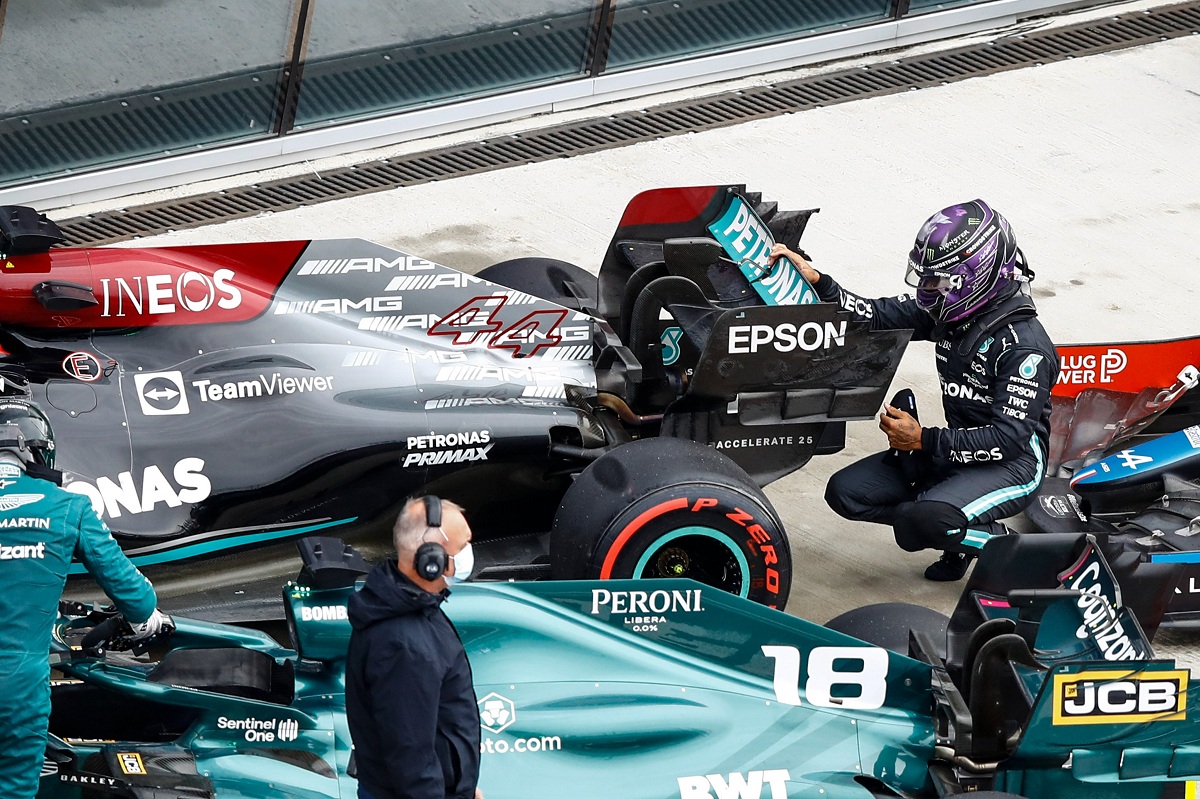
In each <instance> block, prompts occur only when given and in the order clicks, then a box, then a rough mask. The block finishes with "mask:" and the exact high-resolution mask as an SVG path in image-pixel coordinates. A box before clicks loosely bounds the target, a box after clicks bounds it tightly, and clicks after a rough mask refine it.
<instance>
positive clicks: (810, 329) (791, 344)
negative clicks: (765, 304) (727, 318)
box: [729, 321, 846, 355]
mask: <svg viewBox="0 0 1200 799" xmlns="http://www.w3.org/2000/svg"><path fill="white" fill-rule="evenodd" d="M767 345H770V346H772V347H774V348H775V349H776V351H778V352H792V351H793V350H797V349H800V350H806V351H808V352H811V351H813V350H819V349H829V348H830V347H844V346H846V323H845V322H844V321H842V322H839V323H837V324H834V323H833V322H826V323H825V324H824V325H822V324H821V323H820V322H805V323H804V324H802V325H794V324H792V323H791V322H784V323H783V324H781V325H775V326H774V327H772V326H771V325H734V326H732V327H730V328H729V352H730V354H733V355H737V354H742V353H752V352H758V350H759V348H760V347H766V346H767Z"/></svg>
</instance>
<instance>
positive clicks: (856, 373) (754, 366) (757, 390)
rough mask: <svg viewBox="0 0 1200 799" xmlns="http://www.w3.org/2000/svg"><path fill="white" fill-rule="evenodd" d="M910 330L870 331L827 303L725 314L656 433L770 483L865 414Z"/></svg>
mask: <svg viewBox="0 0 1200 799" xmlns="http://www.w3.org/2000/svg"><path fill="white" fill-rule="evenodd" d="M911 335H912V331H910V330H879V331H872V330H870V329H869V325H868V323H866V322H860V321H855V320H854V319H853V318H852V317H851V316H850V314H849V313H848V312H846V311H843V310H841V309H839V308H838V307H837V306H836V305H834V304H832V303H816V304H812V305H781V306H755V307H749V308H741V309H737V310H732V311H725V312H723V313H721V314H720V315H719V316H717V317H716V318H715V319H713V320H712V324H711V333H710V334H709V336H708V340H707V342H706V343H705V345H704V348H703V350H702V352H701V355H700V358H699V360H698V362H697V364H696V368H695V372H694V374H693V375H692V377H691V380H690V382H689V384H688V388H687V391H686V393H685V394H684V395H683V396H682V397H681V398H680V399H679V400H677V401H676V402H674V403H672V405H671V406H670V407H669V408H668V409H667V413H666V416H665V418H664V420H663V431H664V434H669V435H679V436H681V437H687V438H693V439H694V440H696V441H700V442H702V443H706V444H710V445H711V446H714V447H716V448H717V449H719V450H721V451H722V452H724V453H725V454H726V455H727V456H729V457H730V458H732V459H733V460H734V461H735V462H737V463H738V465H739V466H741V467H742V468H744V469H745V470H746V471H747V472H749V473H750V474H751V475H752V476H754V477H755V479H757V480H758V481H759V482H761V483H764V484H765V483H767V482H770V481H771V480H774V479H777V478H779V477H782V476H783V475H784V474H787V473H789V472H791V471H793V470H794V469H797V468H799V467H800V466H802V465H804V463H806V462H807V461H808V460H809V458H811V457H812V455H814V454H816V453H818V452H833V451H836V450H838V449H840V448H841V447H842V445H843V442H844V438H845V422H847V421H851V420H858V419H869V418H871V417H872V416H874V414H875V413H876V412H877V411H878V410H879V407H880V406H881V405H882V404H883V402H884V401H885V399H886V395H887V392H888V389H889V387H890V385H891V382H892V378H893V377H894V376H895V373H896V369H897V367H898V366H899V365H900V358H901V357H902V356H903V354H904V349H905V346H906V345H907V344H908V340H909V337H910V336H911Z"/></svg>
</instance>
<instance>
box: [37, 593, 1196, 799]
mask: <svg viewBox="0 0 1200 799" xmlns="http://www.w3.org/2000/svg"><path fill="white" fill-rule="evenodd" d="M349 594H350V589H335V590H325V591H317V590H311V589H309V588H307V587H303V586H297V585H294V584H289V586H287V587H286V588H285V590H284V596H285V602H286V604H287V606H288V607H287V611H288V616H289V619H290V623H291V625H292V627H293V630H294V632H293V635H294V637H295V643H296V651H293V650H291V649H285V648H282V647H280V646H278V645H277V644H276V643H275V642H274V641H273V640H272V639H271V638H269V637H268V636H266V635H264V634H260V633H257V632H255V631H249V630H245V629H242V628H237V627H230V626H225V625H215V624H206V623H203V622H196V621H190V620H186V619H177V623H178V631H177V632H176V633H175V635H174V636H173V638H172V640H171V647H172V652H173V653H176V654H172V655H170V656H169V657H168V658H167V659H166V660H164V661H163V662H164V663H166V662H168V661H169V660H171V659H175V660H176V662H186V661H187V659H188V657H189V653H188V652H187V651H185V650H194V649H209V648H214V647H217V648H221V649H223V650H225V651H226V652H228V653H229V654H230V658H229V662H230V664H231V665H230V671H239V670H240V673H241V675H242V676H238V675H228V676H227V677H224V678H223V679H224V680H225V684H221V685H218V684H215V681H214V679H213V677H212V676H211V675H208V676H207V677H205V678H204V679H203V680H200V682H202V683H204V684H203V685H197V684H191V685H181V684H174V685H173V684H171V682H170V681H169V680H160V681H157V682H156V681H154V680H155V676H154V673H153V671H150V679H149V680H148V679H147V671H148V670H149V669H152V668H153V666H152V664H148V665H141V666H139V665H124V666H122V665H117V664H116V663H115V662H105V661H104V660H100V659H95V658H78V659H74V660H71V661H70V662H68V663H66V664H64V665H63V666H61V670H62V671H63V672H64V673H65V674H66V675H67V676H68V677H71V678H76V679H82V680H84V681H85V682H86V683H88V684H90V685H91V686H93V688H92V689H90V690H97V691H105V690H110V691H115V692H117V693H119V694H121V695H122V696H126V697H140V698H143V699H146V698H148V699H152V700H154V701H156V702H157V703H159V704H160V705H161V706H162V707H167V708H168V709H170V708H175V709H182V710H183V712H184V713H185V714H186V715H187V719H186V722H185V723H184V724H183V726H182V728H181V729H180V730H178V732H177V734H169V735H164V736H162V739H159V740H155V741H145V740H142V741H122V742H115V743H103V742H98V741H94V740H93V741H85V740H75V741H71V742H69V743H68V742H60V743H59V746H58V749H59V750H60V754H59V755H58V757H59V759H60V760H62V763H61V764H60V765H59V766H58V767H57V770H56V771H55V772H54V773H49V774H47V775H46V776H45V777H44V778H43V780H42V791H41V793H40V794H39V796H41V797H46V798H47V799H48V798H49V797H75V796H79V795H80V790H81V788H86V789H87V790H89V791H97V790H99V791H101V792H100V793H98V794H89V795H106V794H105V793H104V792H103V791H105V790H109V789H119V790H121V791H124V788H123V787H122V786H123V785H135V784H138V783H141V784H157V785H160V786H163V785H165V784H168V783H170V784H173V785H175V786H176V790H177V791H178V792H177V793H160V794H153V795H155V796H176V795H177V796H207V795H216V796H219V797H277V796H289V797H339V796H340V797H353V796H355V795H356V785H355V782H354V780H353V779H352V778H351V777H348V776H346V770H347V765H348V761H349V758H350V740H349V733H348V729H347V725H346V720H345V714H344V703H343V690H344V688H343V685H344V663H343V660H342V657H343V655H344V652H345V648H346V643H347V641H348V638H349V633H350V627H349V622H348V621H347V620H346V618H345V605H346V601H347V599H348V597H349ZM444 607H445V609H446V611H447V612H448V613H449V615H450V616H451V617H452V619H453V620H454V622H455V624H456V626H457V627H458V629H459V632H460V634H461V636H462V639H463V642H464V644H465V645H466V648H467V652H468V655H469V657H470V661H471V664H472V668H473V671H474V677H475V686H476V693H477V696H478V698H479V702H480V710H481V725H482V728H483V732H482V741H483V754H482V767H481V769H482V771H481V778H480V786H481V788H482V789H483V792H484V794H485V796H486V797H487V799H510V797H511V798H512V799H517V798H518V797H519V798H521V799H524V798H525V797H559V796H571V797H579V798H580V799H582V798H584V797H605V798H606V799H608V798H609V797H622V798H623V799H637V798H638V797H645V798H646V799H705V798H706V797H708V798H709V799H788V798H790V799H797V797H813V799H818V797H819V798H820V799H837V798H838V797H845V798H846V799H867V798H868V797H870V796H872V795H873V794H872V791H871V788H874V789H875V790H876V791H878V793H877V794H874V795H879V796H887V795H893V794H889V793H886V791H885V787H884V786H886V789H890V791H892V792H894V795H900V796H908V797H917V796H921V797H932V796H935V795H936V792H935V790H934V786H933V782H932V780H931V778H930V768H929V766H930V762H931V761H933V760H934V759H935V744H944V741H939V740H938V736H937V735H936V733H935V721H934V718H935V714H934V708H935V705H936V702H937V696H936V695H935V692H934V689H933V687H932V685H933V683H932V680H933V674H934V670H933V668H932V667H931V666H929V665H927V664H925V663H922V662H919V661H917V660H914V659H911V658H908V657H904V656H901V655H898V654H896V653H892V652H887V651H886V650H882V649H879V648H877V647H873V646H870V645H867V644H864V643H863V642H861V641H858V640H856V639H854V638H850V637H848V636H845V635H842V634H841V633H837V632H834V631H832V630H828V629H826V628H824V627H821V626H819V625H815V624H812V623H809V622H806V621H804V620H802V619H797V618H794V617H791V616H788V615H786V614H784V613H781V612H778V611H773V610H770V609H768V608H765V607H763V606H761V605H758V604H755V603H753V602H750V601H748V600H745V599H742V598H739V597H736V596H732V595H729V594H725V593H723V592H720V591H717V590H714V589H711V588H709V587H706V586H702V585H701V584H699V583H694V582H691V581H687V580H657V581H655V580H639V581H605V582H545V583H525V584H519V583H491V584H487V583H482V584H472V585H466V586H461V587H458V588H456V589H455V590H454V593H453V595H452V597H451V598H450V600H449V601H448V602H447V603H446V604H445V606H444ZM242 650H253V651H255V652H257V653H260V654H259V655H247V654H245V653H243V652H242ZM239 653H240V654H239ZM235 654H237V657H236V658H234V657H233V655H235ZM235 659H236V660H237V662H238V663H241V664H242V666H240V667H239V668H234V667H233V663H234V661H235ZM247 659H249V660H256V659H261V665H262V668H265V671H263V670H262V668H260V670H259V676H258V680H257V682H255V681H253V680H247V679H246V678H245V674H247V673H248V672H246V671H245V670H244V669H245V668H246V666H245V664H246V662H247ZM1130 667H1131V664H1129V663H1123V664H1108V663H1104V664H1098V663H1091V664H1065V665H1058V666H1055V667H1054V670H1053V671H1052V672H1051V676H1050V677H1045V678H1044V677H1043V674H1044V672H1037V671H1032V670H1031V675H1032V679H1033V680H1035V681H1037V680H1041V681H1043V682H1044V686H1043V687H1042V688H1041V690H1040V691H1039V692H1037V698H1036V702H1035V703H1034V710H1033V717H1032V722H1031V723H1030V725H1029V727H1028V731H1027V732H1026V733H1025V735H1024V737H1023V739H1022V740H1021V743H1020V745H1019V747H1018V749H1017V751H1016V753H1015V754H1014V755H1013V757H1011V758H1010V760H1009V762H1006V763H1005V764H1004V766H1003V768H1002V769H1001V771H1000V774H999V776H998V784H997V786H996V790H1007V791H1012V792H1015V793H1021V794H1023V795H1026V796H1028V797H1031V799H1043V798H1044V799H1050V797H1054V799H1059V798H1060V797H1087V799H1100V798H1101V797H1107V796H1113V797H1117V796H1120V797H1159V796H1179V797H1183V796H1184V787H1183V784H1182V782H1179V781H1181V780H1186V779H1196V778H1197V775H1200V748H1198V747H1200V730H1197V729H1193V728H1194V727H1196V726H1198V725H1195V723H1194V719H1195V718H1196V713H1197V712H1198V711H1197V709H1196V708H1195V706H1194V703H1191V702H1188V703H1187V704H1188V705H1191V706H1190V707H1187V708H1186V710H1185V711H1184V712H1183V716H1184V717H1183V718H1180V719H1178V720H1169V721H1162V720H1159V719H1157V718H1155V719H1151V720H1139V721H1137V722H1136V723H1121V724H1114V723H1109V722H1108V721H1106V719H1104V718H1102V717H1101V718H1100V719H1099V721H1098V722H1089V723H1079V724H1063V723H1062V720H1061V719H1056V717H1055V715H1054V711H1055V707H1056V704H1055V703H1056V702H1059V703H1060V704H1061V701H1062V691H1064V690H1066V689H1065V688H1062V687H1061V686H1060V687H1058V688H1056V687H1055V683H1054V676H1055V675H1063V676H1064V678H1065V679H1067V680H1068V681H1069V680H1079V679H1082V678H1084V677H1086V676H1087V673H1088V672H1089V670H1090V671H1096V670H1100V671H1106V672H1111V671H1113V670H1114V669H1118V668H1119V669H1122V670H1123V671H1124V672H1128V671H1129V670H1130ZM1132 668H1133V669H1135V670H1137V671H1138V673H1139V675H1140V676H1141V677H1144V676H1146V675H1150V676H1152V677H1153V676H1155V675H1157V674H1158V673H1159V672H1163V673H1170V674H1172V675H1174V676H1176V677H1177V676H1178V672H1171V671H1170V670H1171V668H1172V667H1171V665H1170V664H1168V663H1161V662H1149V663H1147V662H1141V663H1134V664H1132ZM268 672H269V674H268ZM180 673H182V672H180ZM1081 673H1082V677H1081V676H1080V674H1081ZM263 675H266V676H263ZM404 678H405V677H404V675H396V679H398V680H403V679H404ZM1105 679H1109V678H1105ZM216 682H219V681H216ZM251 683H253V684H252V685H251ZM247 685H251V689H247V688H246V686H247ZM293 686H294V691H293V690H291V689H292V688H293ZM67 688H69V686H68V685H66V684H64V685H63V690H66V689H67ZM1079 690H1080V689H1079V687H1078V686H1076V693H1078V691H1079ZM1087 690H1091V689H1087ZM1056 691H1058V693H1057V694H1056ZM238 693H240V694H242V695H240V696H239V695H235V694H238ZM293 693H294V696H290V694H293ZM1085 693H1086V692H1085ZM1110 693H1111V692H1110ZM1160 693H1161V692H1160ZM1121 696H1122V695H1121V694H1120V693H1119V692H1118V693H1116V694H1113V695H1112V696H1111V697H1109V700H1111V701H1110V704H1111V703H1112V701H1116V700H1120V699H1121ZM1153 698H1154V697H1151V699H1153ZM1106 701H1108V700H1106ZM1081 706H1082V705H1081ZM156 707H157V706H156ZM1059 709H1060V711H1061V708H1059ZM67 711H68V709H66V708H64V712H67ZM56 712H57V708H56ZM1060 715H1061V713H1060ZM163 717H164V718H168V717H170V714H169V713H164V714H163ZM1073 721H1078V719H1073ZM81 723H82V722H81ZM76 729H78V725H77V727H76ZM96 730H97V732H98V733H103V732H104V730H105V725H104V724H103V723H101V722H100V720H97V723H96ZM52 732H55V730H53V728H52ZM86 737H94V738H103V737H105V736H104V735H102V734H97V735H95V736H84V735H80V736H79V738H80V739H82V738H86ZM162 751H166V752H167V753H168V754H170V753H174V754H176V755H186V756H188V757H192V758H194V762H195V769H196V774H195V775H186V774H185V775H182V776H179V775H177V776H175V777H167V776H164V775H163V774H161V773H159V771H158V770H157V768H156V767H155V766H153V764H154V763H156V762H161V761H156V760H155V756H156V755H155V753H156V752H162ZM139 752H140V753H143V756H142V757H141V758H140V759H139V760H137V761H134V760H133V758H132V754H133V753H139ZM71 756H73V757H74V764H75V765H74V767H72V766H71V765H70V763H68V762H67V761H68V759H69V758H70V757H71ZM1164 758H1165V759H1164ZM85 763H86V764H88V767H87V768H86V769H85V768H84V766H85ZM98 764H103V765H102V766H98ZM123 764H124V765H126V766H128V765H130V764H132V767H133V770H134V771H135V772H136V771H137V770H138V768H142V769H144V770H146V771H149V772H151V773H149V774H144V775H142V774H137V773H132V774H130V773H127V772H126V770H125V769H124V766H123ZM1064 764H1065V765H1064ZM103 766H107V768H104V767H103ZM81 769H82V770H83V774H82V776H83V777H84V778H85V779H84V780H83V781H84V783H86V784H84V785H80V784H79V779H78V778H79V777H80V770H81ZM88 775H92V776H95V775H106V776H103V777H96V778H97V779H101V778H102V779H109V780H113V781H114V782H113V783H112V784H106V783H97V782H94V781H92V782H90V783H88V782H87V779H86V778H87V777H88ZM1139 775H1140V776H1139ZM172 779H173V780H174V782H173V783H172V782H171V780H172ZM1166 779H1172V780H1175V781H1176V783H1175V784H1174V785H1171V786H1169V787H1167V788H1165V787H1164V785H1165V784H1164V780H1166ZM72 780H74V781H72ZM189 786H191V787H189ZM209 789H211V791H212V794H209V793H207V792H206V791H207V790H209ZM192 790H194V791H195V792H190V791H192ZM108 795H126V796H128V795H131V794H130V793H123V792H122V793H111V794H108ZM132 795H135V796H136V795H139V794H138V793H137V791H136V790H135V791H134V792H133V793H132ZM141 795H145V796H150V795H151V794H150V793H148V792H146V793H143V794H141ZM1188 795H1189V796H1190V795H1191V794H1188Z"/></svg>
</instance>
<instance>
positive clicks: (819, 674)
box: [762, 646, 888, 710]
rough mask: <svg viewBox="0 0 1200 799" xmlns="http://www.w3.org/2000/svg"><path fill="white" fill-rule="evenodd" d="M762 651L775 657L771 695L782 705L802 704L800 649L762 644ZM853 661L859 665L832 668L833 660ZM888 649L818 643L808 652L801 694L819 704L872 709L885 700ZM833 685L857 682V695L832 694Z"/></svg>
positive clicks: (814, 703)
mask: <svg viewBox="0 0 1200 799" xmlns="http://www.w3.org/2000/svg"><path fill="white" fill-rule="evenodd" d="M762 653H763V654H764V655H766V656H767V657H769V658H771V659H772V660H773V661H775V680H774V688H775V698H776V699H777V700H778V701H780V702H782V703H783V704H785V705H795V706H800V705H803V704H804V702H802V701H801V699H800V660H801V658H800V650H799V649H797V648H796V647H794V646H763V648H762ZM839 660H840V661H843V663H844V662H845V661H857V662H858V663H859V664H860V665H861V668H858V669H855V670H851V671H845V670H842V669H838V670H834V667H833V666H834V663H835V662H836V661H839ZM887 672H888V653H887V650H886V649H879V648H876V647H870V646H818V647H815V648H814V649H812V650H811V651H810V652H809V653H808V679H807V680H806V681H805V683H804V697H805V699H806V700H807V701H808V702H809V704H812V705H816V706H819V707H840V708H847V709H852V710H875V709H877V708H881V707H883V705H884V702H885V701H886V700H887ZM837 685H846V686H857V687H858V688H859V694H858V696H834V695H833V688H834V686H837Z"/></svg>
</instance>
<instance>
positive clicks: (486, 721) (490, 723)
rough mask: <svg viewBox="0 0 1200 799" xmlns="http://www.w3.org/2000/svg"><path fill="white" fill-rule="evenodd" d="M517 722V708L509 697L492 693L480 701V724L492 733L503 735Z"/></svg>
mask: <svg viewBox="0 0 1200 799" xmlns="http://www.w3.org/2000/svg"><path fill="white" fill-rule="evenodd" d="M516 720H517V708H516V706H515V705H514V704H513V701H512V700H511V699H509V698H508V697H505V696H501V695H500V694H498V693H495V692H493V693H490V694H488V695H487V696H485V697H484V698H483V699H480V700H479V724H480V726H481V727H483V728H484V729H485V730H487V731H488V732H491V733H501V732H504V730H506V729H508V727H509V725H511V724H512V723H513V722H514V721H516Z"/></svg>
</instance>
